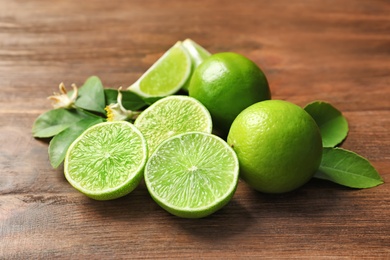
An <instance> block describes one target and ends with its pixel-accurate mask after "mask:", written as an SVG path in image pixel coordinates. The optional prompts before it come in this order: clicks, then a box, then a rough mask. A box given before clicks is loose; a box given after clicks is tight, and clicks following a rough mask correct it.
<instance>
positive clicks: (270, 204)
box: [0, 0, 390, 259]
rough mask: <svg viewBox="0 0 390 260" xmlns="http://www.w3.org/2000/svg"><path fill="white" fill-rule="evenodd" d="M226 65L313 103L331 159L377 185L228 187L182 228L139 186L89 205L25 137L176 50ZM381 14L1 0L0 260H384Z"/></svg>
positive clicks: (292, 5) (283, 95) (387, 251)
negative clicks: (72, 92) (54, 109)
mask: <svg viewBox="0 0 390 260" xmlns="http://www.w3.org/2000/svg"><path fill="white" fill-rule="evenodd" d="M185 38H192V39H193V40H195V41H196V42H198V43H200V44H201V45H203V46H204V47H205V48H206V49H208V50H209V51H211V52H213V53H215V52H222V51H234V52H238V53H241V54H244V55H246V56H247V57H249V58H251V59H252V60H254V61H255V62H256V63H257V64H258V65H259V66H260V67H261V68H262V69H263V70H264V72H265V73H266V75H267V77H268V79H269V82H270V86H271V90H272V94H273V98H275V99H285V100H288V101H291V102H294V103H296V104H298V105H301V106H304V105H305V104H306V103H309V102H311V101H313V100H318V99H319V100H325V101H328V102H330V103H332V104H334V105H335V106H336V107H337V108H339V109H340V110H341V111H343V112H344V114H345V116H346V117H347V119H348V121H349V125H350V132H349V136H348V139H347V140H346V141H345V142H344V143H343V147H344V148H346V149H350V150H352V151H355V152H357V153H359V154H361V155H363V156H365V157H367V158H368V159H369V160H370V161H371V162H372V163H373V165H374V166H375V167H376V168H377V170H378V171H379V172H380V174H381V175H382V177H383V178H384V180H385V181H386V182H387V183H385V184H384V185H381V186H379V187H376V188H373V189H367V190H352V189H348V188H343V187H340V186H337V185H334V184H331V183H328V182H325V181H319V180H313V181H311V182H310V183H308V184H307V185H306V186H304V187H303V188H301V189H299V190H297V191H296V192H293V193H289V194H284V195H279V196H269V195H264V194H261V193H257V192H254V191H252V190H251V189H250V188H248V187H247V186H246V185H245V184H244V183H242V182H240V184H239V187H238V190H237V193H236V194H235V196H234V199H233V200H232V201H231V203H230V204H229V205H228V206H226V207H225V208H224V209H222V210H221V211H219V212H217V213H216V214H214V215H213V216H211V217H208V218H205V219H200V220H187V219H180V218H177V217H174V216H171V215H169V214H168V213H166V212H165V211H163V210H162V209H160V208H159V207H158V206H157V205H156V204H155V203H154V202H153V201H152V199H151V198H150V197H149V195H148V193H147V190H146V188H145V186H144V185H141V186H140V187H138V188H137V189H136V190H135V191H134V192H133V193H131V194H130V195H128V196H126V197H124V198H121V199H118V200H115V201H108V202H98V201H93V200H90V199H88V198H86V197H84V196H83V195H81V194H80V193H78V192H77V191H75V190H74V189H73V188H72V187H71V186H70V185H69V184H68V183H67V182H66V180H65V179H64V177H63V171H62V169H57V170H54V169H52V168H51V166H50V164H49V160H48V155H47V148H48V145H47V143H46V142H43V141H40V140H35V139H34V138H32V136H31V126H32V123H33V121H34V119H35V118H36V117H37V116H38V115H39V114H41V113H43V112H44V111H46V110H48V109H50V104H49V101H48V100H46V97H47V96H49V95H51V94H52V92H53V91H57V87H58V84H59V83H60V82H61V81H64V82H65V84H66V85H67V86H70V84H71V83H76V84H78V85H81V84H82V83H83V82H84V80H85V79H86V78H87V77H89V76H91V75H97V76H99V77H100V78H101V79H102V81H103V83H104V84H105V85H106V86H109V87H118V86H121V85H122V86H128V85H130V84H131V83H133V82H134V81H135V80H136V79H137V78H138V77H139V76H140V75H141V74H142V73H143V72H144V71H145V70H146V69H147V68H148V67H149V66H150V65H151V64H152V63H153V62H154V61H155V60H156V59H157V58H158V57H159V56H160V55H162V53H164V52H165V51H166V50H167V49H168V48H169V47H170V46H172V45H173V44H174V43H175V42H176V41H177V40H184V39H185ZM389 129H390V2H389V1H386V0H371V1H363V0H361V1H357V0H345V1H339V0H326V1H322V0H313V1H304V0H297V1H290V0H275V1H266V0H258V1H252V0H241V1H218V0H211V1H174V0H166V1H157V0H153V1H140V0H139V1H134V0H131V1H130V0H129V1H125V0H122V1H103V0H101V1H53V0H30V1H22V0H0V258H1V259H38V258H40V259H53V258H64V259H87V258H94V259H99V258H105V259H110V258H112V259H117V258H164V257H167V258H184V257H193V258H195V259H198V258H208V257H213V258H221V259H226V258H229V259H232V258H245V257H251V258H260V257H261V258H271V259H280V258H297V259H302V258H306V259H307V258H309V259H320V258H330V259H333V258H338V259H340V258H345V259H350V258H355V259H361V258H377V259H390V199H389V196H390V184H389V183H390V170H389V168H390V134H389Z"/></svg>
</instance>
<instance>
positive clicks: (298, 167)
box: [227, 100, 322, 193]
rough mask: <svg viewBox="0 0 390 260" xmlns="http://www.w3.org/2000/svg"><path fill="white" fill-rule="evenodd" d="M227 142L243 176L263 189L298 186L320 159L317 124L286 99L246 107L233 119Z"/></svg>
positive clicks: (284, 189)
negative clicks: (235, 156) (234, 154)
mask: <svg viewBox="0 0 390 260" xmlns="http://www.w3.org/2000/svg"><path fill="white" fill-rule="evenodd" d="M227 142H228V144H230V145H231V146H232V147H233V149H234V150H235V152H236V153H237V156H238V160H239V163H240V176H241V178H242V179H243V180H244V181H246V182H247V183H248V184H249V185H250V186H252V187H253V188H254V189H256V190H258V191H260V192H265V193H284V192H289V191H292V190H294V189H297V188H299V187H300V186H302V185H303V184H305V183H306V182H307V181H309V180H310V179H311V178H312V176H313V174H314V173H315V172H316V170H317V169H318V167H319V165H320V162H321V156H322V139H321V134H320V131H319V128H318V126H317V124H316V123H315V121H314V120H313V119H312V117H311V116H310V115H309V114H308V113H307V112H306V111H305V110H303V109H302V108H301V107H299V106H297V105H295V104H292V103H290V102H287V101H282V100H268V101H263V102H259V103H256V104H254V105H252V106H250V107H248V108H246V109H245V110H244V111H242V112H241V113H240V114H239V115H238V116H237V118H236V119H235V120H234V122H233V124H232V126H231V128H230V131H229V135H228V139H227Z"/></svg>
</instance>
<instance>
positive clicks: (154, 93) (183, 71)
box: [128, 41, 192, 97]
mask: <svg viewBox="0 0 390 260" xmlns="http://www.w3.org/2000/svg"><path fill="white" fill-rule="evenodd" d="M191 66H192V64H191V58H190V56H189V55H188V53H187V51H186V50H185V49H184V47H183V45H182V42H180V41H178V42H177V43H176V44H175V45H174V46H173V47H171V48H170V49H169V50H168V51H167V52H165V53H164V54H163V55H162V56H161V57H160V58H159V59H158V60H157V61H156V62H155V63H154V64H153V65H152V66H151V67H150V68H149V69H148V70H147V71H146V72H145V73H144V74H143V75H142V76H141V77H140V78H139V79H138V80H137V81H136V82H135V83H134V84H133V85H131V86H130V87H129V88H128V90H130V91H133V92H134V93H136V94H138V95H140V96H142V97H164V96H168V95H171V94H174V93H176V92H177V91H178V90H180V88H181V87H182V86H183V85H184V83H186V82H187V79H188V78H189V77H190V74H191Z"/></svg>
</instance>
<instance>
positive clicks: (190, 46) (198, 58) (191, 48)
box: [183, 39, 211, 67]
mask: <svg viewBox="0 0 390 260" xmlns="http://www.w3.org/2000/svg"><path fill="white" fill-rule="evenodd" d="M183 47H184V48H185V49H186V50H187V52H188V54H189V55H190V57H191V60H192V63H193V65H195V67H197V66H199V64H201V63H202V61H204V60H205V59H206V58H207V57H209V56H211V53H210V52H208V51H207V50H206V49H205V48H203V47H202V46H200V45H199V44H197V43H196V42H194V41H193V40H191V39H185V40H184V41H183Z"/></svg>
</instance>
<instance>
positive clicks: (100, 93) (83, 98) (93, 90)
mask: <svg viewBox="0 0 390 260" xmlns="http://www.w3.org/2000/svg"><path fill="white" fill-rule="evenodd" d="M75 104H76V106H77V107H79V108H83V109H85V110H89V111H93V112H99V113H103V114H104V113H105V110H104V108H105V107H106V106H105V104H106V102H105V99H104V87H103V84H102V82H101V81H100V79H99V78H98V77H96V76H92V77H89V78H88V79H87V80H86V81H85V83H84V85H83V86H82V87H81V88H80V89H79V97H78V98H77V100H76V102H75Z"/></svg>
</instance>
